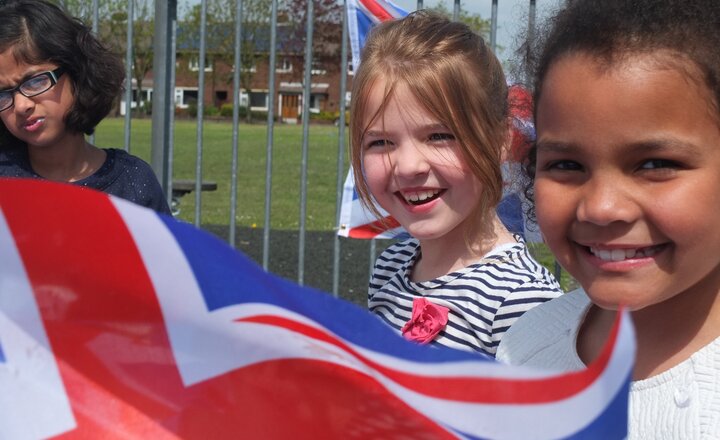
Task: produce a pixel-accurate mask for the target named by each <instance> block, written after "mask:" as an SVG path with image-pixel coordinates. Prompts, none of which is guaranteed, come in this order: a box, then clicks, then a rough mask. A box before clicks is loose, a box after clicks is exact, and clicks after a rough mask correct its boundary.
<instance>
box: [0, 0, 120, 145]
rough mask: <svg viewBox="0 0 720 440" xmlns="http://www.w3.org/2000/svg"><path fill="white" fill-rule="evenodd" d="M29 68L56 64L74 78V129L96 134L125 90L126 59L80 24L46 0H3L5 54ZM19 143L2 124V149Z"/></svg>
mask: <svg viewBox="0 0 720 440" xmlns="http://www.w3.org/2000/svg"><path fill="white" fill-rule="evenodd" d="M8 49H10V50H12V52H13V55H14V56H15V57H16V58H17V59H18V60H19V61H23V62H25V63H28V64H40V63H46V62H50V63H56V64H57V65H58V67H62V68H64V69H65V75H67V76H68V77H69V78H70V81H71V83H72V86H73V87H72V90H73V96H74V98H75V99H74V103H73V106H72V108H71V109H70V111H69V112H68V113H67V115H66V116H65V125H66V127H67V129H68V130H71V131H77V132H82V133H85V134H92V133H93V132H94V131H95V126H96V125H97V124H98V123H99V122H100V121H101V120H102V119H103V118H104V117H105V116H107V114H108V113H109V112H110V110H111V109H112V105H113V101H114V99H115V97H116V96H118V94H119V93H120V91H121V90H122V85H123V80H124V78H125V71H124V67H123V64H122V61H121V60H120V58H119V57H118V56H117V55H116V54H114V53H112V52H111V51H110V50H109V49H108V48H107V47H105V46H104V45H103V44H102V43H100V42H99V41H98V39H97V38H96V37H95V36H94V35H93V34H92V31H91V30H90V29H89V28H88V27H87V26H85V25H84V24H83V23H82V22H81V21H80V20H78V19H76V18H73V17H71V16H69V15H68V14H67V13H65V12H64V11H63V10H62V9H60V8H59V7H57V6H55V5H53V4H52V3H49V2H47V1H44V0H6V1H0V52H4V51H6V50H8ZM7 141H9V142H10V143H11V144H17V143H18V142H19V141H18V140H17V139H15V137H14V136H12V135H11V134H10V133H9V132H8V131H7V129H6V128H5V126H4V125H3V124H0V145H4V144H5V143H6V142H7Z"/></svg>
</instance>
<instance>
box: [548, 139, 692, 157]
mask: <svg viewBox="0 0 720 440" xmlns="http://www.w3.org/2000/svg"><path fill="white" fill-rule="evenodd" d="M536 147H537V150H538V151H541V150H542V151H543V152H544V153H558V154H564V153H570V152H573V151H575V150H577V149H578V148H579V146H578V145H576V144H574V143H571V142H561V141H552V140H549V141H538V142H537V144H536ZM625 147H626V148H627V150H628V154H640V153H644V154H649V153H668V152H675V153H687V154H690V153H694V152H697V151H698V149H699V148H698V146H697V145H695V144H693V143H691V142H687V141H683V140H680V139H675V138H658V139H647V140H643V141H640V142H634V143H632V144H627V145H625Z"/></svg>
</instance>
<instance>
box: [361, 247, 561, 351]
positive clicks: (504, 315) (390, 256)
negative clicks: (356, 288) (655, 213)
mask: <svg viewBox="0 0 720 440" xmlns="http://www.w3.org/2000/svg"><path fill="white" fill-rule="evenodd" d="M515 239H516V241H517V243H514V244H506V245H502V246H498V247H497V248H495V249H493V250H492V251H490V252H489V253H487V254H486V255H484V256H483V257H482V258H479V259H478V262H476V263H473V264H471V265H469V266H467V267H465V268H463V269H460V270H458V271H455V272H452V273H449V274H447V275H443V276H441V277H439V278H436V279H434V280H430V281H423V282H417V283H416V282H412V281H410V274H411V273H412V270H413V266H414V265H415V262H416V261H417V260H418V257H419V256H420V243H419V242H418V241H417V240H416V239H409V240H405V241H402V242H398V243H395V244H393V245H391V246H390V247H388V248H387V249H386V250H385V251H384V252H383V253H382V254H381V255H380V257H378V259H377V261H376V263H375V269H374V270H373V275H372V278H371V280H370V288H369V291H368V307H369V308H370V311H372V312H373V313H375V314H377V315H379V316H380V317H381V318H382V319H383V320H384V321H385V322H386V323H388V324H389V325H390V326H391V327H394V328H395V329H397V330H400V329H401V328H402V327H403V325H405V323H406V322H408V320H410V318H411V317H412V304H413V299H414V298H417V297H425V299H427V300H428V301H430V302H432V303H434V304H438V305H441V306H444V307H447V308H448V309H449V310H450V313H449V316H448V323H447V326H446V327H445V329H444V330H442V331H441V332H440V333H439V334H438V335H437V336H436V337H435V340H434V341H433V342H432V344H439V345H445V346H448V347H452V348H457V349H462V350H476V351H480V352H483V353H486V354H489V355H491V356H494V355H495V351H496V350H497V346H498V344H499V343H500V338H501V337H502V335H503V334H504V333H505V331H506V330H507V329H508V328H509V327H510V325H511V324H512V323H513V322H515V320H516V319H518V318H519V317H520V315H522V314H523V313H525V312H526V311H528V310H529V309H531V308H533V307H534V306H536V305H538V304H541V303H543V302H545V301H547V300H549V299H552V298H555V297H556V296H560V295H561V294H562V290H561V288H560V285H559V284H558V282H557V281H556V280H555V277H553V275H552V274H551V273H550V272H549V271H548V270H547V269H545V267H543V266H542V265H540V264H539V263H538V262H537V261H535V259H534V258H533V257H532V256H531V255H530V253H529V251H528V249H527V247H526V245H525V242H524V241H523V240H522V238H521V237H520V236H515Z"/></svg>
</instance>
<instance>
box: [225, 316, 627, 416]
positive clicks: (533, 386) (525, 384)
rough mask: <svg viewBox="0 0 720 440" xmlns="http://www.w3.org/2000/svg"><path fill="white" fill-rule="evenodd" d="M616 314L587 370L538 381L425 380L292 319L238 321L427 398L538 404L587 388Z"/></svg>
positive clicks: (608, 348) (601, 364) (602, 360)
mask: <svg viewBox="0 0 720 440" xmlns="http://www.w3.org/2000/svg"><path fill="white" fill-rule="evenodd" d="M620 316H621V315H620V313H618V315H617V318H616V321H615V325H614V327H613V330H612V334H611V336H610V338H609V340H608V343H607V344H606V345H605V348H604V350H603V352H602V354H601V355H600V356H599V358H598V359H597V360H596V361H595V362H593V363H592V364H591V365H590V367H589V368H588V369H586V370H582V371H579V372H576V373H569V374H566V375H558V376H554V377H550V378H540V379H504V378H484V377H428V376H420V375H416V374H408V373H405V372H403V371H398V370H394V369H391V368H387V367H385V366H384V365H381V364H378V363H377V362H374V361H373V360H371V359H368V358H367V357H365V356H363V355H362V354H361V353H359V352H357V351H355V350H354V349H353V348H352V347H350V346H349V345H348V344H346V343H345V342H343V341H342V340H340V339H339V338H337V337H335V336H334V335H331V334H329V333H327V332H325V331H322V330H319V329H317V328H314V327H311V326H308V325H306V324H303V323H300V322H297V321H293V320H291V319H287V318H283V317H278V316H271V315H260V316H254V317H249V318H243V319H240V320H238V321H244V322H254V323H259V324H267V325H273V326H277V327H282V328H286V329H288V330H291V331H294V332H297V333H300V334H303V335H305V336H307V337H310V338H313V339H316V340H319V341H323V342H326V343H328V344H331V345H334V346H336V347H338V348H340V349H342V350H343V351H346V352H348V353H350V354H352V355H353V356H354V357H356V358H357V359H359V360H360V361H362V362H363V363H365V364H366V365H368V366H369V367H371V368H373V369H375V370H377V371H379V372H380V373H382V374H383V375H385V376H386V377H388V378H390V379H392V380H393V381H394V382H395V383H397V384H399V385H402V386H403V387H405V388H407V389H409V390H412V391H415V392H417V393H421V394H424V395H426V396H430V397H434V398H439V399H447V400H456V401H460V402H468V403H480V404H538V403H547V402H556V401H560V400H563V399H567V398H570V397H572V396H574V395H576V394H578V393H580V392H581V391H582V390H584V389H585V388H587V387H588V386H590V385H591V384H592V383H593V382H594V381H595V380H597V378H598V377H599V376H600V375H601V374H602V372H603V371H604V370H605V367H606V366H607V364H608V362H609V361H610V357H611V355H612V348H613V346H614V344H615V341H616V340H617V336H618V331H619V328H620Z"/></svg>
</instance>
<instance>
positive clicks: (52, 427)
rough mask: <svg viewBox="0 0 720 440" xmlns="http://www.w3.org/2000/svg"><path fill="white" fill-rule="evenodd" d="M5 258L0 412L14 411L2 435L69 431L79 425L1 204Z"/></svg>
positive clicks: (0, 270) (0, 428)
mask: <svg viewBox="0 0 720 440" xmlns="http://www.w3.org/2000/svg"><path fill="white" fill-rule="evenodd" d="M0 261H2V264H0V346H1V347H2V350H3V355H4V358H5V361H4V362H2V361H0V414H4V415H8V414H12V416H11V417H4V418H3V419H2V420H3V421H2V423H0V439H37V438H47V437H53V436H56V435H59V434H62V433H64V432H67V431H70V430H71V429H74V428H75V425H76V423H75V419H74V417H73V414H72V409H71V407H70V402H69V400H68V396H67V393H66V392H65V387H64V386H63V383H62V379H61V378H60V372H59V370H58V366H57V363H56V361H55V357H54V356H53V353H52V351H51V350H50V343H49V342H48V338H47V334H46V333H45V328H44V327H43V323H42V320H41V318H40V313H39V311H38V307H37V303H36V301H35V296H34V294H33V290H32V287H31V286H30V281H29V280H28V278H27V273H26V272H25V267H24V266H23V263H22V260H21V258H20V255H19V254H18V250H17V247H16V246H15V241H14V240H13V236H12V232H11V231H10V230H9V228H8V225H7V222H6V220H5V217H4V216H3V213H2V210H1V209H0ZM57 293H58V294H63V291H62V290H58V292H57ZM70 294H71V293H70Z"/></svg>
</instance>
